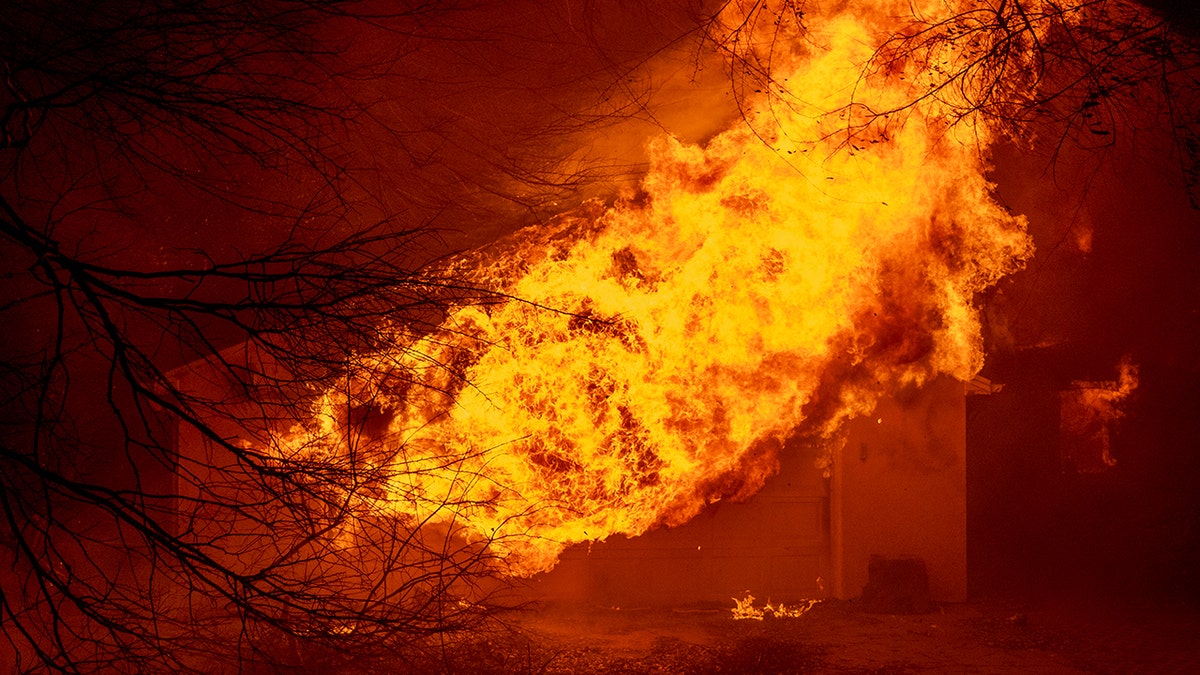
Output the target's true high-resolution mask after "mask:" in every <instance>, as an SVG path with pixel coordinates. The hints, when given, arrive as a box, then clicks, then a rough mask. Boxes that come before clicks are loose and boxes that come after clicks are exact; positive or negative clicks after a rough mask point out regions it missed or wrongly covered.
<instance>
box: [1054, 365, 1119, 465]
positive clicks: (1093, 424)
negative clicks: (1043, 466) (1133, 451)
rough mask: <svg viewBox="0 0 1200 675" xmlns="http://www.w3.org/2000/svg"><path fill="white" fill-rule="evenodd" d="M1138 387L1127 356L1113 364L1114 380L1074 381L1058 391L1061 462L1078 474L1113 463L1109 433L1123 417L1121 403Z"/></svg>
mask: <svg viewBox="0 0 1200 675" xmlns="http://www.w3.org/2000/svg"><path fill="white" fill-rule="evenodd" d="M1137 387H1138V367H1137V365H1135V364H1134V363H1133V359H1132V358H1131V357H1129V356H1126V357H1125V358H1123V359H1121V362H1120V363H1118V364H1117V379H1116V380H1115V381H1107V382H1088V381H1075V382H1072V383H1071V387H1070V388H1069V389H1066V390H1064V391H1061V392H1059V415H1060V418H1059V419H1060V425H1061V430H1062V432H1063V463H1064V465H1066V466H1069V467H1073V468H1074V469H1075V470H1076V471H1078V472H1079V473H1101V472H1103V471H1106V470H1108V469H1111V468H1112V467H1114V466H1116V465H1117V460H1116V459H1115V458H1114V457H1113V456H1112V452H1111V451H1112V444H1111V433H1112V428H1113V426H1114V424H1115V423H1116V422H1118V421H1119V420H1121V419H1122V418H1124V417H1125V410H1124V406H1125V405H1126V404H1127V403H1128V400H1129V397H1130V396H1132V395H1133V393H1134V392H1135V391H1136V390H1137Z"/></svg>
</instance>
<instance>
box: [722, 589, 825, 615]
mask: <svg viewBox="0 0 1200 675" xmlns="http://www.w3.org/2000/svg"><path fill="white" fill-rule="evenodd" d="M820 602H821V601H820V600H814V599H811V598H810V599H808V600H801V601H799V602H797V603H795V604H793V605H785V604H783V603H780V604H778V605H773V604H771V601H770V600H768V601H767V604H766V605H764V606H763V608H762V609H759V608H758V607H755V606H754V596H753V595H750V594H749V593H746V597H744V598H741V599H738V598H733V609H732V610H730V611H731V612H732V614H733V620H734V621H762V620H763V619H765V618H766V617H768V616H770V617H772V618H775V619H799V618H800V617H802V616H804V615H805V614H808V612H809V611H810V610H811V609H812V608H813V607H816V606H817V605H818V604H820Z"/></svg>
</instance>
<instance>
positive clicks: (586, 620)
mask: <svg viewBox="0 0 1200 675" xmlns="http://www.w3.org/2000/svg"><path fill="white" fill-rule="evenodd" d="M730 605H731V606H732V603H730ZM513 627H514V631H513V632H512V633H498V634H494V635H492V636H491V637H490V638H488V639H487V640H486V641H481V642H480V643H478V644H476V645H473V646H472V647H470V648H459V649H456V650H455V651H454V653H451V654H447V655H446V660H445V661H444V662H443V666H442V667H443V668H444V671H445V672H461V673H480V674H492V673H496V674H499V673H505V674H507V673H514V674H517V673H521V674H524V673H530V674H532V673H544V674H546V675H552V674H568V673H569V674H576V673H578V674H589V673H596V674H600V673H603V674H614V675H615V674H620V675H635V674H637V675H641V674H644V673H645V674H648V673H664V674H665V673H670V674H680V675H683V674H690V673H694V674H702V673H736V674H743V673H744V674H751V673H835V674H843V673H845V674H851V673H853V674H866V673H947V674H948V673H1021V674H1022V675H1035V674H1039V673H1044V674H1047V675H1048V674H1051V673H1053V674H1064V675H1065V674H1074V673H1101V674H1110V673H1111V674H1114V675H1115V674H1118V673H1120V674H1124V673H1181V674H1182V673H1187V674H1189V675H1190V674H1192V673H1200V611H1196V610H1195V609H1188V608H1170V607H1167V606H1164V605H1163V604H1162V603H1159V604H1157V605H1154V606H1149V605H1142V606H1136V607H1135V606H1124V607H1121V608H1115V607H1112V606H1108V607H1101V606H1100V605H1098V604H1096V603H1080V602H1064V601H1058V602H1042V603H1023V604H1018V603H1013V602H1005V601H996V600H991V601H974V602H970V603H963V604H950V605H941V606H938V607H936V608H935V609H934V611H933V612H931V613H928V614H920V615H906V616H903V615H901V616H898V615H884V614H868V613H865V612H862V611H860V610H859V609H858V608H857V607H856V606H855V604H854V603H853V602H838V601H826V602H824V603H822V604H819V605H817V606H816V607H815V608H814V609H813V610H812V611H811V612H809V613H808V614H806V615H805V616H802V617H800V618H795V619H769V618H768V619H766V620H763V621H734V620H732V619H731V618H730V612H729V609H716V608H692V609H687V610H682V609H676V610H667V609H637V608H634V609H620V610H618V609H611V608H603V609H602V608H581V607H562V606H558V607H545V608H542V609H540V610H538V611H531V612H524V613H521V614H519V615H517V616H515V617H514V621H513Z"/></svg>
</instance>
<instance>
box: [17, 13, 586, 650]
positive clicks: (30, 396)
mask: <svg viewBox="0 0 1200 675" xmlns="http://www.w3.org/2000/svg"><path fill="white" fill-rule="evenodd" d="M457 11H459V8H458V7H455V6H454V5H452V4H451V3H448V2H441V1H439V0H432V1H430V2H420V1H417V2H405V3H380V4H379V5H378V6H373V5H371V4H369V3H368V4H364V3H343V2H336V1H329V2H323V1H311V2H310V1H306V0H301V1H290V0H280V1H272V2H267V3H240V2H223V1H220V0H215V1H210V0H160V1H156V2H149V3H146V2H121V1H117V2H105V1H96V2H90V3H77V2H70V3H66V2H53V1H49V2H36V1H35V2H30V3H22V4H21V5H19V6H14V7H11V8H8V9H6V11H5V13H4V16H3V17H2V18H0V28H2V30H0V35H2V36H3V37H2V38H0V44H2V45H3V46H0V65H2V67H3V69H4V82H3V85H2V86H0V101H2V103H3V113H2V117H0V152H2V153H3V155H2V156H3V161H4V164H3V174H2V175H0V260H2V261H3V262H2V263H0V265H2V266H3V274H4V279H5V282H4V293H3V298H2V302H0V314H2V315H3V317H4V318H3V321H4V322H5V323H7V324H9V326H10V327H11V328H12V330H10V331H8V337H7V338H6V339H5V340H4V342H3V345H2V351H0V354H2V356H0V368H2V376H0V409H3V413H0V514H2V518H0V520H2V522H3V525H0V542H3V547H0V550H2V554H0V556H2V567H3V570H4V572H3V574H2V575H0V626H3V634H4V637H5V641H4V642H5V643H6V645H5V647H6V648H7V650H4V649H0V654H5V656H4V657H2V658H0V663H3V664H4V666H6V667H10V668H13V669H14V670H16V671H18V672H35V671H37V672H41V671H43V670H52V671H59V672H96V671H107V670H110V669H115V670H119V671H122V672H184V671H204V672H208V671H211V670H212V669H213V668H214V667H216V668H218V669H221V668H232V667H236V666H238V664H240V667H243V668H245V667H251V666H252V665H253V664H276V665H278V664H283V665H290V666H310V667H312V668H314V669H321V668H332V667H334V666H336V665H338V662H339V660H341V661H345V662H354V663H359V664H361V663H362V662H363V660H364V659H370V658H372V657H374V656H377V655H387V657H388V658H390V659H395V658H400V657H404V656H406V655H407V656H408V657H412V658H416V657H417V656H418V655H420V654H422V653H423V650H425V649H426V648H432V647H435V646H436V645H437V642H436V641H431V639H432V638H434V637H438V636H443V637H444V636H447V635H451V634H455V633H456V632H459V631H463V630H466V629H468V628H477V627H479V625H480V623H481V621H483V620H484V619H486V618H487V617H488V615H489V613H490V612H491V610H492V608H493V605H494V604H495V602H494V598H495V595H494V594H495V592H496V591H497V590H498V589H500V588H502V584H501V583H498V582H497V581H496V580H497V578H498V577H497V575H496V569H497V566H496V565H495V562H496V561H494V560H492V554H491V553H490V552H489V548H488V546H487V542H483V543H478V542H476V543H467V542H465V541H463V540H462V539H461V538H459V537H458V536H457V534H456V533H455V532H454V531H453V530H452V529H447V528H445V527H441V528H432V527H425V526H423V523H422V522H420V521H419V520H414V519H413V518H411V517H410V518H398V517H394V516H392V515H390V514H385V513H380V512H377V511H372V510H370V509H366V508H365V507H363V504H364V503H366V502H367V501H368V500H363V499H359V498H358V497H359V496H360V495H364V494H370V495H371V496H372V497H374V498H377V497H379V496H380V494H379V491H380V490H381V487H380V486H381V485H384V484H385V483H386V481H387V475H388V472H389V471H395V470H397V469H396V468H395V467H403V466H405V464H404V462H403V461H401V460H397V458H396V457H395V453H397V452H401V451H402V444H399V443H386V442H385V439H383V438H381V434H383V433H384V431H383V430H384V428H385V427H386V424H382V425H381V423H380V421H379V417H380V415H381V413H380V411H379V410H378V409H377V408H375V407H373V406H372V403H371V401H370V400H369V398H363V397H362V396H359V397H358V398H355V397H354V396H351V397H349V398H348V399H347V400H348V403H347V405H346V410H345V414H344V415H343V416H342V417H341V418H340V419H339V420H337V422H336V423H337V424H338V425H340V427H341V430H343V431H348V430H354V431H355V432H356V433H346V437H347V438H351V439H353V440H352V441H348V442H347V443H343V444H341V445H340V446H337V447H333V446H329V445H323V446H321V447H287V448H284V447H281V446H279V445H278V444H277V443H276V442H275V441H274V440H273V439H275V438H277V437H278V436H279V435H280V434H281V433H282V432H286V431H287V428H288V425H289V424H293V423H294V420H295V419H296V411H297V410H305V409H307V406H309V405H311V403H312V400H313V397H314V396H315V395H317V393H318V392H320V391H322V390H326V389H328V388H330V387H333V386H335V385H336V383H337V382H338V381H339V378H342V379H344V378H345V374H346V372H347V363H349V362H351V361H352V360H353V358H354V355H355V354H357V353H360V352H362V351H366V350H370V349H372V348H373V347H378V346H379V344H380V342H381V341H382V340H393V341H399V342H401V343H403V342H404V341H405V340H410V341H411V340H412V339H413V337H414V336H416V335H419V334H421V333H422V332H424V331H426V330H428V329H429V328H430V327H431V326H436V325H437V323H438V322H439V320H440V318H441V316H442V310H443V308H444V307H446V306H447V305H448V304H450V303H456V304H457V303H466V302H486V301H488V300H489V298H491V297H492V296H491V295H490V294H489V293H488V292H486V291H483V290H479V289H476V288H474V287H473V286H472V285H471V284H470V283H469V281H468V280H466V279H465V278H464V277H463V275H462V274H461V272H462V270H461V268H459V269H455V268H453V267H452V266H448V265H445V264H443V263H441V262H439V261H438V259H437V258H438V254H437V251H438V250H444V248H445V246H444V245H443V244H440V243H439V242H438V241H437V239H436V237H435V236H434V235H435V234H436V233H435V230H434V229H433V228H432V227H430V226H429V219H430V218H432V217H434V216H435V215H436V214H437V213H438V211H439V210H441V209H445V208H447V206H448V205H447V204H445V203H429V204H427V205H426V206H427V208H425V209H424V210H423V211H421V210H417V211H414V212H410V213H404V214H400V216H399V217H397V216H396V214H395V212H394V211H393V210H390V209H389V206H388V204H386V203H384V200H383V199H382V198H378V195H377V193H376V192H375V191H373V190H372V188H371V186H370V185H367V184H366V183H365V182H364V180H365V179H369V178H371V177H372V176H373V174H371V173H369V172H368V171H366V170H364V169H363V165H362V163H361V162H356V158H355V157H353V156H352V155H351V153H349V152H348V151H346V150H345V149H344V148H345V144H346V143H347V142H348V139H351V138H352V137H353V136H354V134H356V133H376V134H379V133H384V134H385V135H386V136H387V138H388V139H389V140H391V141H393V142H394V143H395V148H394V149H393V151H394V152H397V153H399V154H401V155H403V154H404V153H406V152H407V153H410V155H411V156H410V159H411V162H410V164H409V165H408V166H409V168H411V167H412V166H416V165H418V164H420V162H422V161H425V159H424V158H423V157H420V155H422V153H423V152H424V148H425V146H426V145H428V144H429V143H431V142H433V141H434V140H436V139H437V138H438V136H439V134H440V133H442V130H441V128H440V127H439V124H440V123H441V121H440V120H437V119H429V118H423V117H420V116H416V117H414V118H411V119H410V118H405V117H403V116H400V117H398V118H396V119H394V120H388V124H387V125H383V124H380V123H379V121H378V119H377V116H378V115H379V112H378V109H377V108H378V101H377V100H375V99H373V98H371V96H370V95H369V94H364V93H363V89H364V88H363V86H362V83H364V82H368V83H369V82H376V81H379V80H381V79H386V78H387V77H389V76H390V74H391V73H393V72H395V71H400V72H401V73H402V74H407V72H408V71H406V70H404V68H405V61H406V59H410V58H413V59H415V58H416V57H417V53H418V51H419V50H420V49H421V48H422V45H427V44H428V43H429V41H432V40H440V39H443V38H445V37H446V36H447V35H448V33H447V30H448V28H447V24H444V23H443V21H444V20H445V19H446V18H447V17H449V16H452V15H453V14H454V13H455V12H457ZM455 30H456V31H457V30H459V29H458V28H455ZM363 32H371V33H373V34H375V35H376V36H379V35H382V36H385V37H386V38H387V40H386V41H385V43H384V44H386V45H387V46H386V47H385V48H384V49H382V51H381V53H379V54H371V53H368V56H375V57H377V58H374V59H370V58H364V56H363V54H364V51H366V52H371V50H372V49H373V47H372V45H371V44H367V46H366V47H364V46H363V45H362V44H360V43H359V42H358V41H356V39H357V38H360V37H361V34H362V33H363ZM455 35H456V37H462V33H461V32H458V33H456V34H455ZM466 37H467V38H470V37H471V36H470V35H467V36H466ZM348 54H349V55H348ZM402 124H404V125H407V126H406V127H405V128H399V127H400V126H401V125H402ZM364 129H365V130H366V131H364ZM371 129H374V132H371ZM381 129H382V132H381ZM482 150H489V149H487V148H484V149H482ZM490 150H491V151H493V152H494V153H498V151H496V149H495V148H492V149H490ZM496 156H500V154H496ZM526 168H527V165H525V164H522V163H521V162H519V161H513V162H506V163H500V162H496V163H495V164H494V165H493V166H492V169H493V171H494V173H495V174H496V175H502V176H507V177H509V178H511V179H516V180H526V179H527V178H528V177H529V176H532V175H534V174H533V173H524V172H525V170H526ZM538 168H539V170H544V169H545V167H538ZM558 178H559V180H557V181H556V182H553V183H551V182H546V183H545V186H544V188H543V189H542V190H541V191H540V192H539V191H538V190H533V189H529V188H528V187H527V188H526V189H525V191H524V198H525V199H527V200H528V199H534V198H538V199H549V198H550V197H552V196H553V195H554V194H555V191H562V190H564V189H569V186H570V184H571V180H572V179H573V178H572V176H569V175H566V174H561V173H560V174H559V176H558ZM411 180H412V181H414V182H415V181H418V180H420V173H419V172H415V171H414V172H413V174H412V176H411ZM410 187H411V186H410ZM418 187H419V186H418ZM432 191H436V190H426V191H425V192H424V193H422V192H421V191H420V190H419V189H417V188H413V189H412V190H410V192H409V193H408V196H410V197H412V198H413V201H419V199H418V197H420V196H428V194H429V193H430V192H432ZM547 195H549V197H547ZM510 196H511V195H500V197H501V198H507V197H510ZM164 203H172V204H173V205H175V206H176V208H175V209H174V210H171V209H163V208H162V207H163V204H164ZM180 204H182V205H183V208H179V205H180ZM191 204H194V205H196V206H197V208H199V209H200V210H201V211H202V213H200V214H195V220H194V222H193V221H187V222H184V223H178V222H171V221H169V220H167V217H168V216H167V215H164V214H172V213H174V214H175V215H173V216H171V217H175V218H178V217H180V216H179V212H180V211H186V210H187V205H191ZM156 209H158V210H156ZM184 215H185V216H186V215H187V214H184ZM209 218H211V220H209ZM189 228H193V229H195V231H192V230H191V229H189ZM147 239H148V240H149V241H151V242H154V241H158V242H161V241H163V240H164V239H175V241H174V242H172V243H173V244H174V245H173V246H158V247H153V246H150V247H148V246H146V245H145V241H144V240H147ZM201 245H203V247H202V248H200V246H201ZM189 246H195V248H189ZM431 260H432V262H431ZM185 363H190V364H193V365H192V366H190V367H187V368H183V369H178V368H179V367H180V366H181V364H185ZM432 366H433V367H445V366H446V364H432ZM172 369H177V370H175V372H171V371H172ZM395 377H403V370H402V369H398V370H397V372H396V374H395ZM388 447H391V448H393V449H391V450H387V449H386V448H388ZM181 448H183V450H181ZM201 449H202V452H201V451H200V450H201ZM198 452H199V454H197V453H198ZM386 452H390V453H392V454H391V455H390V456H384V455H382V454H381V453H386ZM368 455H370V458H369V459H368ZM454 460H455V458H454V457H446V458H444V461H445V462H446V463H447V464H448V465H449V466H451V467H453V462H454ZM400 470H403V469H400ZM465 478H466V477H464V479H465ZM423 506H424V507H426V508H427V511H426V512H432V511H436V510H438V509H442V510H445V509H450V510H453V509H454V508H455V507H456V505H455V504H446V503H438V504H426V505H423ZM397 655H399V656H397ZM314 659H318V660H317V661H314ZM320 659H325V660H320ZM221 664H224V665H221Z"/></svg>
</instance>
